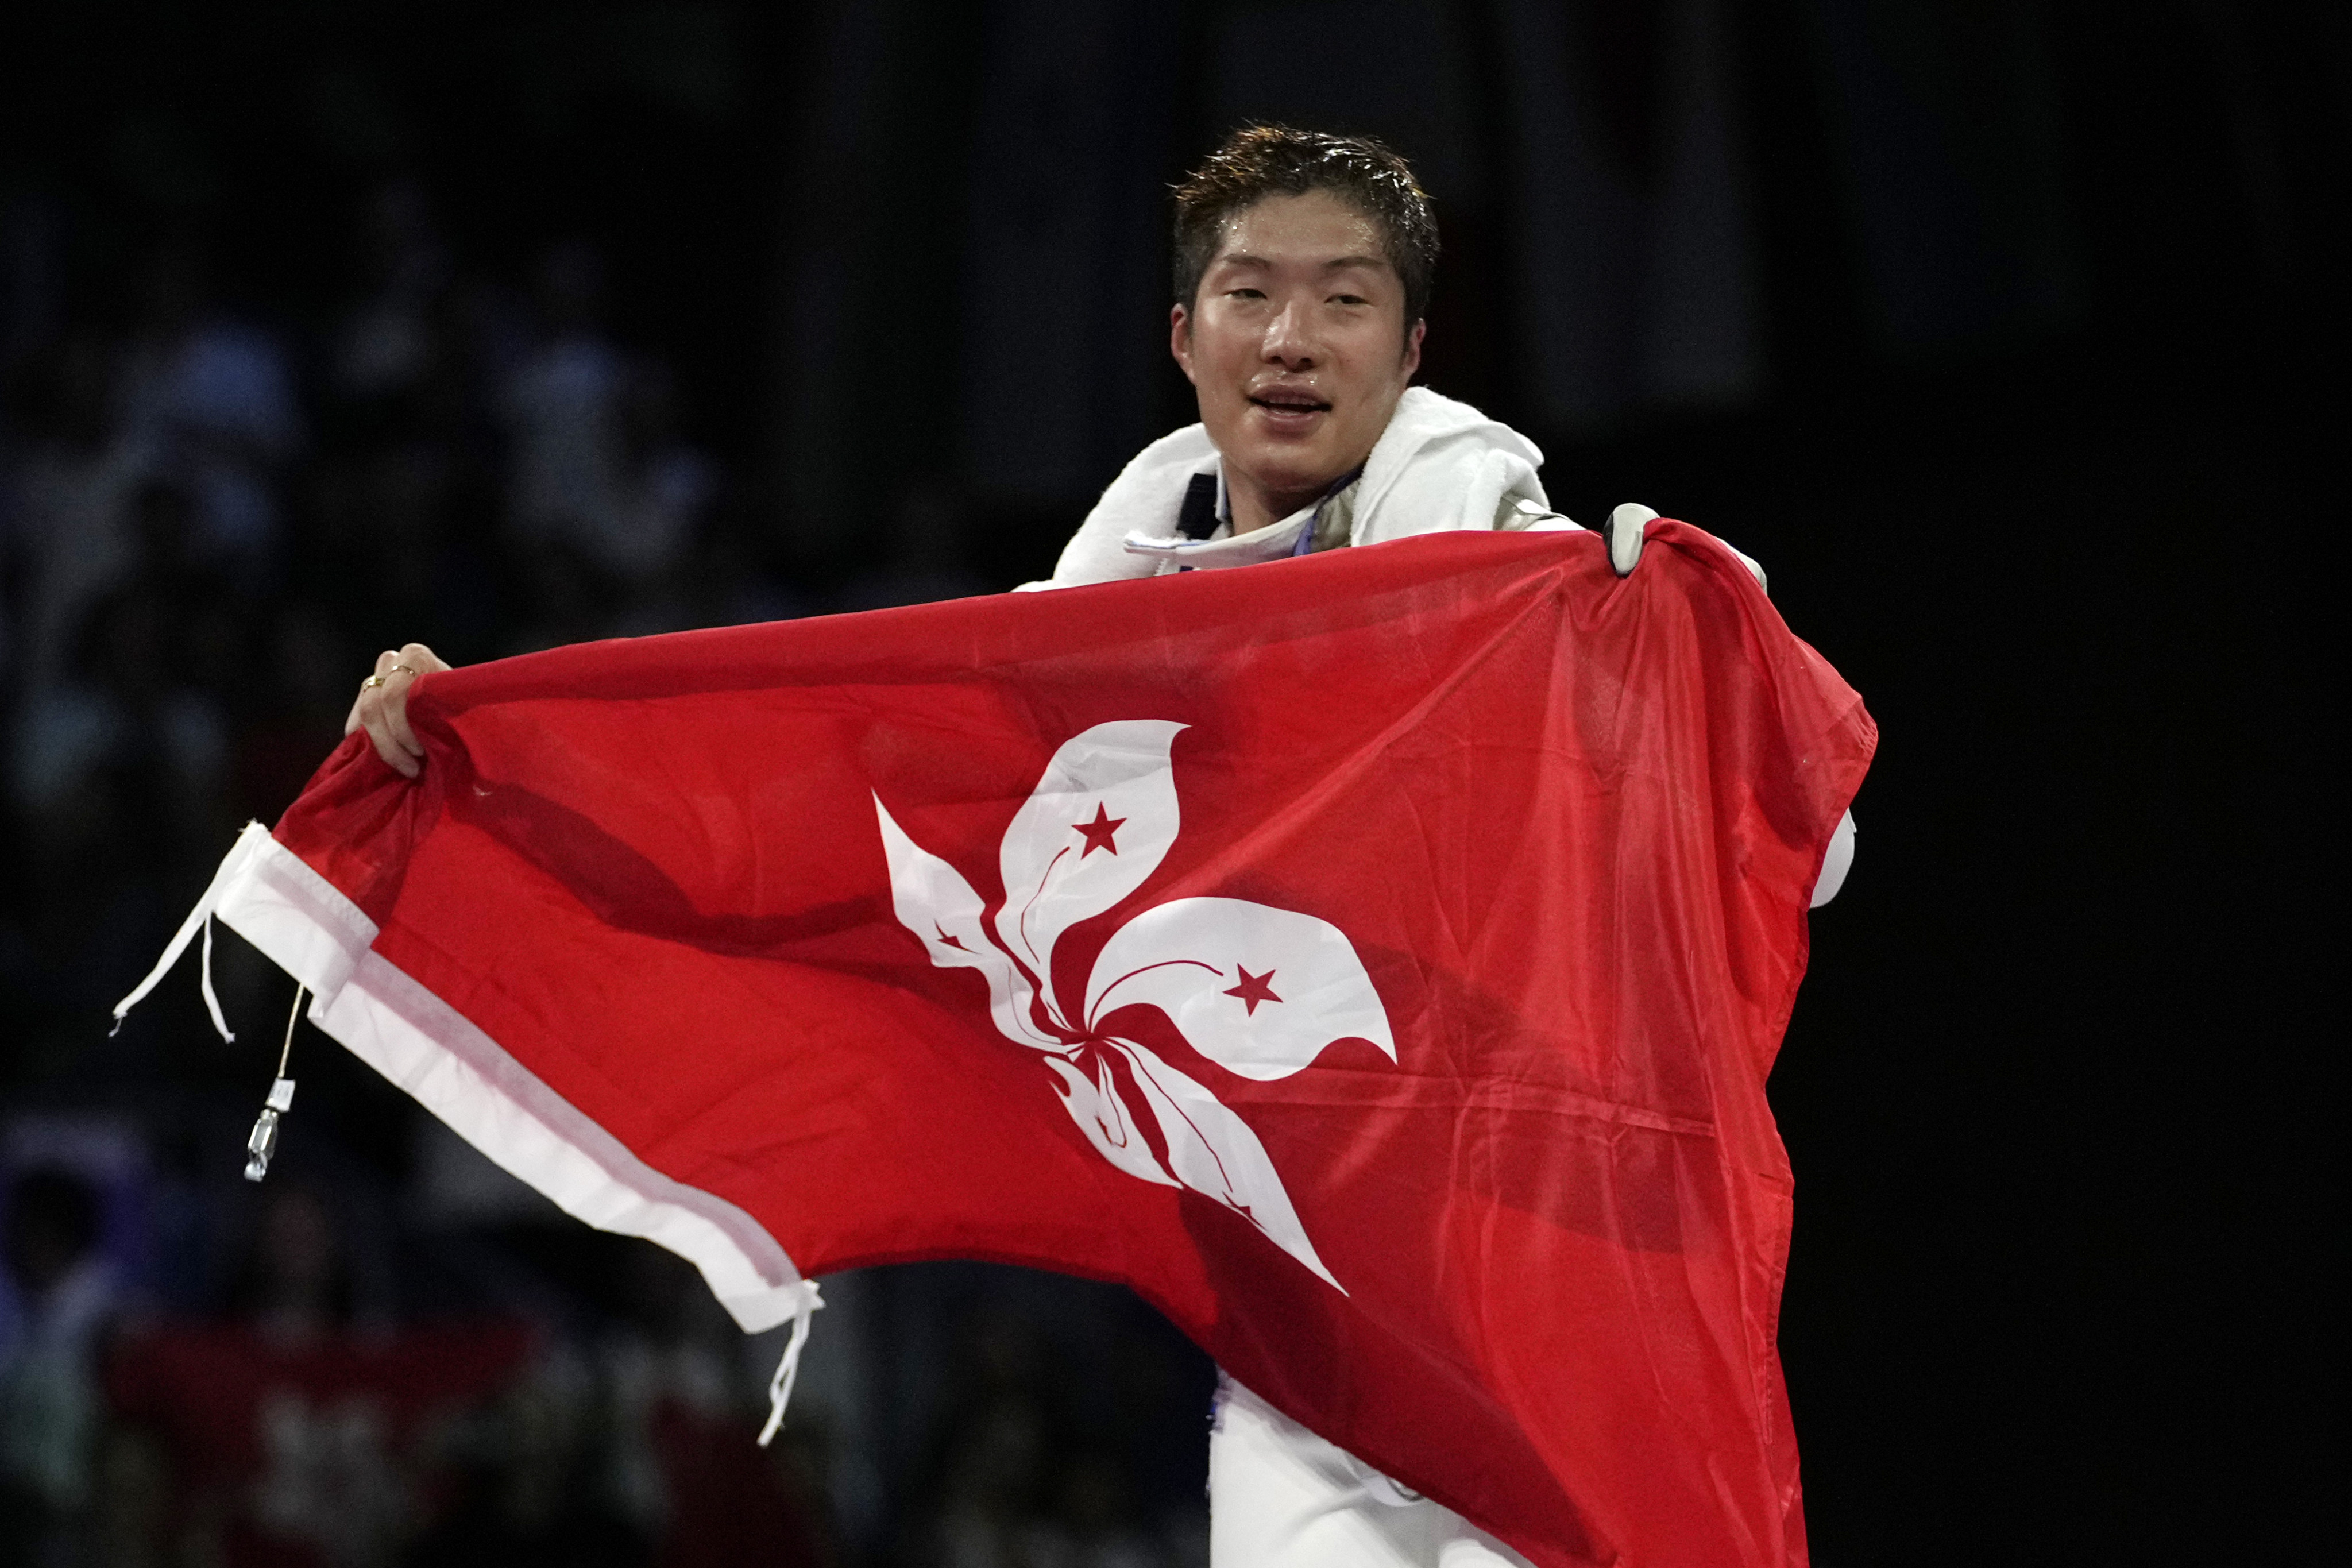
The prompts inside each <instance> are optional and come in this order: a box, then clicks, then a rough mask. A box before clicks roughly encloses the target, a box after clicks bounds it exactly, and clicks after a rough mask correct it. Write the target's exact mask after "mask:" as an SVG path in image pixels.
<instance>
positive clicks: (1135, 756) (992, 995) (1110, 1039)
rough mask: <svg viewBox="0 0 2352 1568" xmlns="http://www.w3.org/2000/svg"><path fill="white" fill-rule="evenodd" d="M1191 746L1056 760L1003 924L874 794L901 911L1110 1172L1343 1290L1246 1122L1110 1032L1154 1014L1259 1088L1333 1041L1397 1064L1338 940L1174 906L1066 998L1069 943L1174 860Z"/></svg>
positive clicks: (1126, 744)
mask: <svg viewBox="0 0 2352 1568" xmlns="http://www.w3.org/2000/svg"><path fill="white" fill-rule="evenodd" d="M1183 728H1184V726H1183V725H1181V724H1178V723H1172V722H1170V721H1166V720H1158V719H1136V720H1127V721H1120V722H1118V723H1112V724H1097V725H1096V726H1095V727H1094V728H1093V729H1091V730H1088V731H1086V732H1085V733H1083V734H1081V735H1078V736H1077V737H1076V738H1075V739H1073V740H1071V741H1069V742H1066V743H1065V744H1064V745H1063V747H1062V749H1061V750H1060V751H1058V752H1055V753H1054V760H1053V762H1052V763H1048V764H1047V765H1046V768H1045V777H1043V778H1041V779H1039V780H1038V781H1037V787H1036V788H1035V789H1034V790H1032V791H1031V792H1030V795H1029V799H1028V801H1027V803H1026V804H1024V805H1023V806H1022V807H1021V810H1020V812H1019V814H1018V815H1016V816H1014V817H1013V826H1010V827H1009V828H1007V829H1005V833H1004V847H1003V854H1002V857H1001V871H1002V874H1003V884H1004V900H1003V903H1001V904H999V905H997V906H995V907H994V908H993V909H992V908H990V907H989V906H988V905H987V904H985V903H983V902H982V899H981V896H980V895H979V894H978V893H976V892H974V891H972V889H971V883H969V882H967V881H965V880H964V879H963V877H962V875H961V873H959V872H958V871H957V870H956V868H954V867H952V866H950V865H949V864H948V863H947V862H946V861H945V860H942V859H940V858H939V857H938V856H936V855H933V854H931V853H930V852H929V850H926V849H924V848H922V847H920V846H919V845H918V844H916V843H915V841H914V840H913V839H911V838H909V837H907V835H906V834H905V833H904V832H903V831H901V830H900V828H899V826H898V823H897V822H896V821H894V820H892V818H891V816H890V812H889V809H888V808H887V807H886V806H885V805H883V804H882V798H881V796H880V795H876V796H875V798H874V810H875V814H876V815H877V816H878V817H879V818H880V819H881V826H882V849H883V853H884V855H885V856H886V857H887V858H888V860H889V864H890V897H891V901H892V904H893V907H894V908H895V910H896V911H897V913H898V920H899V921H900V923H902V924H903V925H905V926H906V928H907V929H908V931H912V932H914V933H915V935H916V936H917V937H919V938H920V939H921V941H922V943H923V947H924V949H925V951H927V952H929V954H930V955H931V962H932V963H935V964H938V965H939V966H940V967H941V968H943V969H977V970H979V971H980V972H981V973H982V976H984V977H985V978H986V980H987V981H988V1005H989V1016H991V1017H992V1019H993V1020H994V1021H995V1024H996V1027H997V1029H998V1031H999V1032H1000V1033H1002V1034H1003V1036H1004V1037H1005V1038H1007V1039H1009V1040H1011V1041H1013V1043H1014V1044H1016V1045H1022V1046H1027V1047H1030V1048H1031V1049H1033V1050H1035V1051H1037V1052H1039V1053H1041V1055H1042V1057H1043V1059H1044V1061H1045V1066H1046V1067H1047V1068H1050V1069H1051V1070H1052V1072H1053V1074H1054V1077H1055V1087H1056V1089H1058V1090H1059V1091H1060V1094H1061V1097H1062V1102H1063V1104H1064V1105H1065V1106H1066V1107H1067V1108H1068V1110H1069V1112H1070V1116H1071V1118H1072V1119H1073V1120H1074V1121H1076V1122H1077V1124H1078V1126H1079V1128H1080V1130H1081V1131H1084V1132H1085V1133H1086V1135H1087V1139H1088V1140H1089V1141H1090V1142H1092V1143H1093V1144H1094V1146H1095V1147H1096V1148H1097V1150H1099V1151H1100V1152H1101V1153H1102V1156H1103V1158H1104V1159H1106V1160H1108V1161H1109V1162H1110V1163H1112V1164H1114V1165H1116V1166H1118V1168H1119V1169H1120V1170H1122V1171H1124V1172H1126V1173H1128V1174H1129V1175H1130V1176H1134V1177H1136V1178H1138V1179H1139V1180H1141V1181H1146V1182H1156V1183H1159V1184H1161V1185H1163V1186H1171V1187H1189V1188H1191V1189H1192V1191H1194V1192H1196V1193H1200V1194H1203V1195H1205V1196H1207V1197H1210V1198H1213V1199H1215V1200H1216V1201H1217V1202H1218V1203H1221V1204H1223V1205H1224V1206H1225V1207H1227V1208H1229V1209H1232V1210H1233V1211H1234V1213H1236V1214H1238V1215H1241V1216H1242V1217H1243V1218H1244V1219H1246V1220H1248V1221H1249V1222H1250V1223H1251V1224H1252V1225H1254V1226H1257V1228H1258V1229H1260V1230H1261V1231H1264V1232H1265V1235H1266V1237H1267V1238H1268V1239H1270V1240H1271V1241H1273V1242H1274V1244H1275V1245H1276V1246H1277V1247H1281V1248H1282V1249H1283V1250H1284V1251H1285V1252H1287V1253H1289V1254H1290V1256H1292V1257H1293V1258H1297V1259H1298V1261H1299V1262H1301V1263H1303V1264H1305V1265H1306V1266H1307V1268H1311V1269H1313V1270H1314V1271H1315V1272H1316V1273H1317V1274H1318V1275H1319V1276H1320V1277H1321V1278H1323V1279H1326V1280H1328V1281H1329V1282H1330V1284H1331V1285H1332V1286H1333V1287H1334V1288H1335V1289H1339V1288H1340V1287H1339V1281H1338V1280H1337V1279H1332V1278H1331V1272H1330V1270H1329V1269H1328V1268H1324V1267H1323V1260H1322V1259H1321V1258H1318V1257H1316V1255H1315V1247H1314V1246H1313V1244H1312V1243H1310V1242H1309V1241H1308V1240H1307V1231H1306V1229H1305V1227H1304V1226H1301V1225H1300V1224H1299V1223H1298V1214H1297V1210H1296V1209H1295V1208H1294V1207H1293V1206H1292V1205H1291V1202H1290V1194H1288V1193H1287V1192H1286V1191H1285V1190H1284V1189H1283V1185H1282V1178H1281V1177H1280V1176H1279V1175H1277V1174H1276V1173H1275V1169H1274V1162H1273V1160H1272V1159H1270V1158H1269V1157H1268V1156H1267V1154H1266V1152H1265V1145H1264V1144H1262V1143H1260V1142H1258V1140H1257V1134H1256V1133H1255V1132H1252V1131H1250V1129H1249V1124H1248V1123H1247V1122H1245V1121H1243V1120H1242V1119H1241V1118H1240V1117H1238V1116H1236V1115H1234V1112H1233V1111H1231V1110H1228V1109H1226V1107H1225V1106H1224V1105H1223V1103H1221V1102H1220V1101H1219V1100H1218V1099H1217V1097H1216V1096H1215V1095H1213V1094H1212V1093H1210V1092H1209V1090H1208V1089H1206V1088H1205V1087H1203V1086H1202V1085H1201V1084H1199V1083H1197V1082H1195V1081H1193V1080H1192V1079H1191V1078H1188V1077H1186V1076H1185V1075H1184V1074H1183V1073H1181V1072H1179V1071H1178V1070H1176V1068H1173V1067H1171V1066H1170V1065H1169V1064H1168V1063H1167V1062H1165V1061H1162V1060H1161V1059H1160V1057H1159V1056H1158V1055H1157V1054H1155V1053H1154V1052H1153V1051H1151V1050H1150V1048H1149V1047H1146V1046H1145V1045H1144V1044H1143V1043H1142V1042H1141V1041H1139V1040H1133V1039H1129V1038H1126V1037H1122V1036H1118V1035H1115V1034H1111V1033H1108V1032H1107V1030H1106V1025H1107V1024H1108V1021H1109V1020H1110V1019H1111V1018H1113V1017H1114V1016H1116V1015H1117V1014H1118V1013H1119V1012H1120V1011H1121V1010H1122V1009H1125V1008H1129V1007H1134V1006H1139V1005H1148V1006H1153V1007H1157V1008H1159V1009H1160V1012H1161V1013H1163V1014H1165V1015H1166V1016H1167V1017H1168V1020H1169V1022H1170V1023H1171V1024H1173V1025H1174V1026H1175V1027H1176V1029H1177V1031H1178V1033H1180V1034H1181V1035H1182V1036H1183V1037H1184V1039H1185V1041H1186V1042H1187V1043H1188V1044H1190V1045H1191V1046H1192V1048H1193V1049H1194V1050H1196V1051H1198V1052H1200V1053H1201V1054H1202V1056H1204V1057H1206V1058H1209V1059H1210V1060H1211V1061H1213V1062H1215V1063H1216V1064H1217V1065H1218V1066H1220V1067H1222V1068H1225V1069H1226V1070H1227V1071H1229V1072H1234V1073H1237V1074H1239V1075H1240V1076H1242V1077H1243V1078H1249V1079H1258V1080H1260V1081H1262V1082H1263V1081H1267V1080H1270V1079H1278V1078H1287V1077H1288V1076H1289V1075H1290V1074H1292V1073H1295V1072H1297V1071H1298V1070H1300V1069H1301V1068H1305V1067H1307V1065H1308V1064H1309V1063H1311V1062H1313V1061H1314V1060H1315V1058H1317V1057H1318V1056H1319V1055H1321V1054H1322V1052H1323V1050H1324V1048H1325V1047H1327V1046H1329V1045H1330V1044H1332V1043H1333V1042H1334V1041H1337V1040H1343V1039H1350V1038H1356V1039H1366V1040H1370V1041H1371V1042H1372V1044H1374V1045H1375V1046H1378V1047H1380V1048H1381V1050H1382V1051H1383V1052H1385V1053H1386V1054H1387V1056H1388V1058H1389V1059H1390V1060H1391V1061H1394V1060H1395V1059H1396V1042H1395V1041H1394V1039H1393V1038H1392V1037H1391V1036H1390V1033H1389V1020H1388V1013H1387V1011H1386V1010H1385V1009H1384V1008H1382V1007H1381V999H1380V995H1379V994H1378V993H1376V992H1375V991H1373V989H1372V983H1371V978H1370V976H1369V975H1367V974H1366V973H1364V965H1363V963H1362V961H1361V960H1360V959H1359V958H1357V956H1356V950H1355V947H1354V945H1353V944H1351V943H1350V942H1349V941H1348V939H1347V937H1346V936H1345V935H1344V934H1342V933H1341V932H1340V931H1339V928H1338V927H1337V926H1334V925H1332V924H1331V923H1330V922H1329V921H1320V920H1317V919H1316V918H1315V917H1314V916H1312V915H1304V914H1299V913H1297V912H1296V911H1294V910H1277V909H1272V908H1269V907H1268V906H1266V905H1265V904H1255V903H1251V902H1249V901H1247V900H1243V899H1175V900H1170V901H1169V902H1167V903H1164V904H1158V905H1154V906H1153V907H1152V908H1150V909H1148V910H1144V911H1143V912H1142V913H1140V914H1139V915H1137V916H1136V917H1135V918H1134V919H1132V920H1130V921H1128V922H1127V923H1126V924H1125V925H1123V926H1121V927H1120V928H1119V929H1118V931H1116V932H1114V933H1113V934H1112V936H1111V939H1110V941H1109V942H1106V943H1105V944H1104V945H1103V950H1102V952H1101V953H1100V954H1099V955H1098V956H1097V958H1096V959H1095V965H1094V973H1093V975H1092V976H1091V977H1090V978H1089V979H1088V980H1087V985H1086V993H1085V995H1084V997H1083V1001H1084V1003H1085V1005H1083V1006H1080V1007H1073V1006H1070V1005H1067V1003H1068V1001H1069V1000H1077V999H1076V998H1070V999H1065V998H1063V997H1061V996H1058V995H1057V994H1055V991H1054V984H1053V974H1054V945H1055V942H1059V941H1060V940H1061V937H1062V934H1063V933H1064V932H1065V931H1068V930H1069V929H1070V928H1071V927H1072V926H1074V925H1076V924H1077V923H1078V922H1079V921H1084V920H1087V919H1090V918H1092V917H1093V916H1096V915H1098V914H1100V913H1102V912H1103V911H1104V910H1108V909H1109V908H1110V907H1111V906H1112V905H1113V904H1115V903H1117V902H1118V901H1119V900H1121V899H1123V898H1126V897H1127V896H1128V895H1129V893H1132V892H1134V891H1135V890H1136V889H1138V888H1139V887H1141V886H1142V885H1143V883H1144V880H1145V879H1147V878H1149V877H1150V875H1151V873H1152V872H1153V871H1154V870H1155V869H1157V868H1159V865H1160V859H1161V858H1162V857H1164V856H1165V855H1166V854H1167V853H1168V849H1169V847H1170V846H1171V845H1172V844H1174V843H1175V842H1176V829H1177V809H1176V779H1175V773H1174V770H1173V769H1172V768H1171V765H1170V763H1169V757H1168V752H1169V747H1170V745H1171V743H1172V742H1174V740H1175V738H1176V732H1177V731H1179V730H1181V729H1183ZM1154 1134H1156V1136H1154ZM1343 1293H1344V1290H1343Z"/></svg>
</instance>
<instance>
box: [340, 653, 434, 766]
mask: <svg viewBox="0 0 2352 1568" xmlns="http://www.w3.org/2000/svg"><path fill="white" fill-rule="evenodd" d="M446 668H449V667H448V665H447V664H446V663H444V662H443V661H442V659H441V658H439V656H437V655H436V654H435V653H434V651H433V650H432V649H431V648H429V647H425V645H424V644H423V643H421V642H413V643H410V644H409V645H408V646H407V647H404V648H402V649H401V650H400V651H399V652H397V653H380V654H378V655H376V656H375V673H374V674H373V675H371V676H369V677H368V678H367V679H365V680H363V681H362V682H361V683H360V697H359V700H358V701H356V702H354V703H352V716H351V717H350V718H348V719H346V720H344V721H343V733H344V734H346V735H348V734H350V733H351V732H352V731H354V730H365V731H367V732H368V739H369V740H371V741H373V742H375V754H376V755H377V756H379V757H382V758H383V760H384V763H385V765H386V766H388V767H390V768H391V769H392V770H393V771H394V773H399V774H400V775H401V776H402V777H404V778H412V779H413V778H415V776H416V775H417V774H418V773H422V772H424V771H425V748H424V746H423V745H421V744H420V743H418V742H417V739H416V732H415V731H414V730H411V729H410V728H409V727H408V689H409V688H410V687H412V686H414V685H415V684H416V682H417V680H418V679H420V678H422V677H424V676H427V675H430V674H432V673H433V672H434V671H436V670H440V669H446Z"/></svg>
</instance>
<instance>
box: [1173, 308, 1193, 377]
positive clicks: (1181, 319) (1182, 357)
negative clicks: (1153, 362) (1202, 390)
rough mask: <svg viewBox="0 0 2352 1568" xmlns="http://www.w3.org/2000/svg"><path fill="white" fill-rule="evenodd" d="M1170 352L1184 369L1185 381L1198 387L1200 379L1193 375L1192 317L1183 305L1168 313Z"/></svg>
mask: <svg viewBox="0 0 2352 1568" xmlns="http://www.w3.org/2000/svg"><path fill="white" fill-rule="evenodd" d="M1168 352H1169V353H1171V354H1174V355H1175V356H1176V363H1177V364H1179V365H1180V366H1181V367H1182V368H1183V372H1184V379H1185V380H1186V381H1189V382H1192V383H1193V384H1195V385H1198V384H1199V383H1200V377H1198V376H1196V375H1194V374H1192V312H1190V311H1188V310H1185V309H1184V307H1183V306H1181V305H1178V306H1176V307H1174V308H1173V309H1172V310H1170V311H1169V312H1168Z"/></svg>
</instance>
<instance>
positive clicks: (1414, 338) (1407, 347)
mask: <svg viewBox="0 0 2352 1568" xmlns="http://www.w3.org/2000/svg"><path fill="white" fill-rule="evenodd" d="M1427 331H1429V323H1428V322H1427V321H1415V322H1414V323H1413V324H1412V331H1409V332H1407V333H1406V334H1405V335H1404V363H1403V366H1402V369H1403V374H1404V379H1405V380H1407V381H1411V380H1412V378H1413V376H1414V374H1416V373H1417V372H1419V370H1420V369H1421V339H1422V335H1423V333H1425V332H1427Z"/></svg>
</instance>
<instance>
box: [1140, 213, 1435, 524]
mask: <svg viewBox="0 0 2352 1568" xmlns="http://www.w3.org/2000/svg"><path fill="white" fill-rule="evenodd" d="M1171 325H1172V335H1171V347H1172V348H1173V349H1174V351H1175V353H1176V363H1179V364H1181V365H1182V366H1183V367H1184V374H1186V375H1187V376H1189V377H1191V378H1192V386H1193V389H1194V390H1195V391H1196V392H1197V393H1198V394H1199V395H1200V400H1201V422H1202V424H1203V425H1205V426H1207V427H1208V431H1209V438H1210V439H1211V440H1212V441H1213V442H1215V443H1216V447H1217V450H1218V451H1219V452H1220V453H1222V454H1223V458H1224V465H1225V488H1226V490H1227V493H1228V494H1229V495H1230V497H1231V498H1232V500H1233V503H1234V527H1235V529H1236V530H1238V531H1248V530H1250V529H1252V528H1260V527H1264V526H1265V524H1266V523H1269V522H1274V521H1279V520H1280V519H1282V518H1284V517H1286V516H1287V515H1289V513H1291V512H1293V511H1296V510H1297V509H1298V508H1300V507H1302V506H1305V505H1307V503H1308V502H1310V501H1312V500H1314V499H1315V498H1316V497H1317V496H1318V495H1319V494H1320V493H1321V492H1322V490H1323V489H1324V488H1325V487H1326V486H1328V485H1329V484H1330V482H1331V481H1332V480H1333V479H1338V478H1339V476H1340V475H1342V474H1344V473H1346V472H1348V470H1349V469H1350V468H1355V467H1356V466H1357V465H1359V464H1360V463H1361V462H1362V461H1363V460H1364V459H1365V458H1367V457H1369V456H1370V454H1371V450H1372V444H1373V443H1374V442H1375V441H1378V440H1379V439H1380V438H1381V431H1382V430H1384V429H1386V428H1387V427H1388V423H1389V416H1390V415H1391V414H1393V413H1394V412H1396V405H1397V399H1398V398H1400V397H1402V396H1403V395H1404V389H1405V387H1406V386H1407V385H1408V384H1410V383H1411V382H1412V373H1413V372H1414V371H1415V370H1417V369H1419V368H1420V365H1421V334H1422V324H1421V323H1420V322H1418V321H1416V322H1414V323H1413V324H1412V331H1411V332H1410V333H1408V332H1407V331H1406V330H1405V322H1404V285H1403V283H1402V281H1401V280H1400V279H1398V277H1397V275H1396V269H1395V268H1392V267H1391V266H1390V265H1389V262H1388V259H1387V256H1386V254H1385V251H1384V249H1383V247H1382V246H1381V230H1380V226H1379V225H1378V224H1377V223H1376V222H1374V221H1373V219H1372V218H1370V216H1367V215H1366V214H1364V213H1363V212H1361V211H1360V210H1359V209H1358V208H1357V207H1356V206H1354V205H1352V204H1350V203H1349V202H1348V201H1346V200H1344V199H1342V198H1341V197H1339V196H1338V195H1333V194H1332V193H1330V192H1328V191H1309V192H1307V194H1306V195H1297V196H1287V195H1277V196H1268V197H1266V198H1265V199H1264V200H1262V201H1260V202H1258V203H1257V204H1256V205H1254V206H1250V207H1246V208H1244V209H1243V211H1241V212H1240V213H1238V214H1236V215H1235V216H1233V217H1230V218H1228V219H1226V220H1225V227H1224V236H1223V243H1222V244H1221V245H1220V247H1219V248H1218V251H1217V254H1216V257H1215V258H1213V260H1212V261H1211V262H1210V263H1209V268H1208V270H1207V271H1206V272H1204V273H1202V277H1201V287H1200V290H1199V292H1198V293H1197V294H1195V295H1194V297H1193V303H1192V309H1191V310H1186V309H1185V307H1183V306H1181V305H1179V306H1177V307H1176V309H1175V310H1174V311H1173V312H1172V314H1171Z"/></svg>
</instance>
